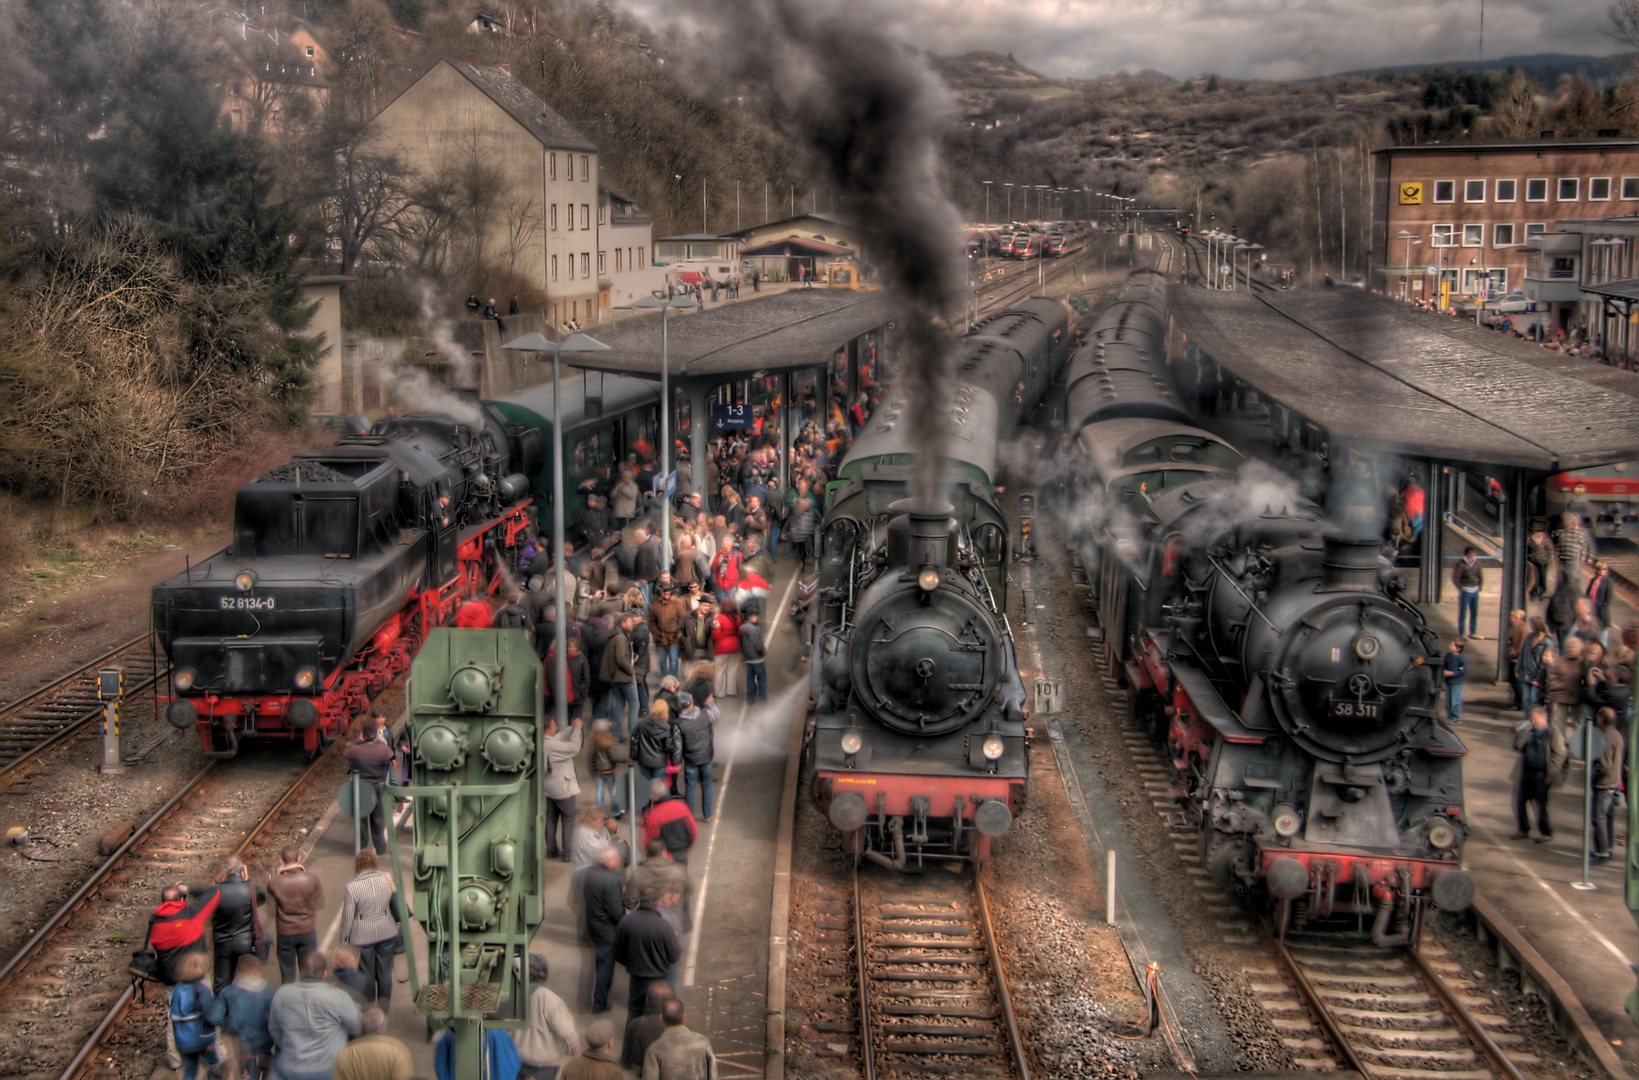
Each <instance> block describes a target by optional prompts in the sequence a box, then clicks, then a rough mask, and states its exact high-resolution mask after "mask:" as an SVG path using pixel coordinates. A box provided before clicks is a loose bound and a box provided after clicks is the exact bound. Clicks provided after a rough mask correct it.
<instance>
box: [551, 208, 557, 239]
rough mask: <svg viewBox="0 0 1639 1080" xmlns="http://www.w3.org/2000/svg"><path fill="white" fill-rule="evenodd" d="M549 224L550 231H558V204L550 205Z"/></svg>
mask: <svg viewBox="0 0 1639 1080" xmlns="http://www.w3.org/2000/svg"><path fill="white" fill-rule="evenodd" d="M551 222H552V231H553V232H557V231H558V204H557V203H553V204H552V216H551Z"/></svg>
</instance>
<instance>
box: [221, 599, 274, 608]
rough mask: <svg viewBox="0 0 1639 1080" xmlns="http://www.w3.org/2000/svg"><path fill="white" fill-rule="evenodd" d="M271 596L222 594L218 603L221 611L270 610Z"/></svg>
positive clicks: (271, 605) (271, 604)
mask: <svg viewBox="0 0 1639 1080" xmlns="http://www.w3.org/2000/svg"><path fill="white" fill-rule="evenodd" d="M273 601H274V597H271V596H223V597H220V598H219V599H218V604H219V605H220V607H221V609H222V610H223V611H272V610H273Z"/></svg>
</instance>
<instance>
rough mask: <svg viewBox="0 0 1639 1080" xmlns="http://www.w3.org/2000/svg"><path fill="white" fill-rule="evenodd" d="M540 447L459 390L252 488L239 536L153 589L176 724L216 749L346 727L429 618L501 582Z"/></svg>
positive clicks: (222, 751) (532, 436) (236, 530)
mask: <svg viewBox="0 0 1639 1080" xmlns="http://www.w3.org/2000/svg"><path fill="white" fill-rule="evenodd" d="M543 459H544V447H543V440H542V436H541V432H540V430H539V429H537V428H531V427H528V426H525V425H523V424H515V423H511V422H509V421H508V420H507V419H506V418H505V417H504V416H503V415H502V414H501V413H500V412H499V411H498V410H497V409H496V408H495V407H494V405H492V404H490V403H486V402H480V401H479V400H478V399H477V397H476V395H475V394H472V393H467V394H465V395H464V397H463V398H462V400H460V401H458V402H457V403H456V404H455V405H454V406H452V407H451V409H450V410H449V411H446V412H423V413H415V414H412V415H408V416H404V417H399V418H391V419H388V420H384V421H382V422H380V423H378V424H377V425H376V427H375V428H374V429H373V430H372V431H371V432H370V433H369V434H368V435H355V436H349V437H345V438H343V439H342V440H341V441H340V442H338V443H337V444H336V445H335V446H332V447H327V448H324V449H316V450H307V451H304V452H302V453H299V454H297V455H296V456H295V457H293V458H292V459H291V460H290V461H289V462H287V463H285V464H284V465H281V466H279V467H278V468H276V469H274V470H273V471H271V472H269V473H267V474H265V475H263V476H261V477H258V478H257V479H255V480H253V481H251V482H250V483H248V484H245V485H244V486H243V487H241V488H240V489H239V492H238V495H237V498H236V502H235V506H234V523H233V543H232V546H231V547H229V548H227V549H226V550H224V551H223V552H221V553H220V554H217V555H215V556H212V557H211V558H210V559H208V560H206V561H205V562H202V563H200V564H198V565H196V566H192V567H189V568H188V569H187V570H185V571H184V572H183V573H181V574H178V575H176V576H175V577H172V578H169V579H168V580H166V581H164V582H161V583H160V584H159V585H157V586H155V587H154V590H153V599H152V604H153V624H154V628H155V631H156V633H157V634H158V635H159V640H160V643H161V645H162V647H163V648H164V649H165V652H166V655H167V656H168V657H169V659H170V662H171V668H172V671H171V690H172V694H171V696H169V697H168V698H165V699H163V700H165V702H166V716H167V718H168V719H169V721H170V722H171V724H172V725H174V726H175V727H177V728H181V729H187V728H190V727H192V728H196V729H197V730H198V732H199V737H200V739H201V741H202V743H203V745H204V747H205V750H206V751H207V752H208V753H211V754H213V755H217V756H222V757H231V756H233V755H234V754H235V753H237V752H238V749H239V746H240V744H241V742H242V741H243V740H245V739H251V738H263V739H265V738H281V739H298V738H299V739H301V740H302V744H303V746H304V747H306V748H308V749H309V750H312V749H316V748H317V747H318V746H319V745H320V743H321V740H330V739H334V738H336V737H337V736H339V735H340V734H341V733H342V732H343V731H344V730H345V729H346V726H347V724H348V722H349V720H350V719H351V717H352V716H353V715H354V714H356V713H358V712H361V711H363V710H364V709H365V708H367V707H368V706H369V699H370V696H371V695H373V694H376V693H379V692H380V691H381V690H383V689H385V688H386V687H387V685H388V684H389V683H390V682H392V680H393V678H394V677H395V676H397V675H398V674H399V673H400V672H402V671H404V670H406V669H407V668H408V667H409V665H410V662H411V660H412V659H413V658H414V656H415V653H416V651H417V650H418V649H419V648H420V645H421V643H422V641H423V640H425V638H426V635H427V633H428V632H429V631H430V630H431V629H432V628H434V627H436V626H440V625H443V624H445V623H448V622H450V621H451V620H452V619H453V617H454V613H455V610H456V608H457V607H458V606H459V604H460V603H461V602H462V601H464V600H465V599H466V598H468V597H471V596H483V595H486V594H488V593H489V592H491V591H493V590H494V589H495V588H496V587H497V586H498V584H499V581H500V572H501V567H502V563H503V561H504V553H505V552H507V551H510V550H511V549H512V548H513V547H514V546H515V545H516V543H517V541H518V538H519V536H520V535H521V534H522V533H523V532H524V530H525V529H526V528H528V527H529V524H530V518H529V514H528V508H529V506H530V497H529V488H530V477H531V476H533V475H535V474H537V473H539V472H540V471H541V466H542V462H543Z"/></svg>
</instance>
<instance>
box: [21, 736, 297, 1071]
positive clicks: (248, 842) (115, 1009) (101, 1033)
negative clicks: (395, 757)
mask: <svg viewBox="0 0 1639 1080" xmlns="http://www.w3.org/2000/svg"><path fill="white" fill-rule="evenodd" d="M326 757H327V755H323V754H321V755H319V756H318V757H316V758H315V759H314V760H313V762H312V764H310V765H309V766H308V767H307V768H306V769H305V770H304V771H303V772H302V774H301V775H300V776H299V777H297V778H296V782H295V783H293V784H291V785H290V787H289V788H288V789H287V790H286V791H285V793H284V794H283V795H282V796H280V798H279V801H278V802H276V803H274V804H273V807H272V809H270V810H269V811H268V812H267V815H266V816H265V817H263V818H262V820H261V821H260V822H258V823H257V824H256V826H255V827H254V828H252V829H251V830H250V832H249V833H248V834H246V836H245V838H244V839H243V840H241V841H240V842H239V844H238V845H237V846H236V847H235V848H234V849H233V851H232V854H233V855H234V856H236V857H242V856H243V855H244V854H245V852H247V851H249V850H250V848H251V847H252V846H253V845H254V844H255V843H256V842H257V841H258V840H260V839H261V838H262V836H263V834H264V833H266V832H267V830H268V828H269V827H271V826H272V825H273V823H274V822H275V821H277V820H278V818H279V815H280V813H281V812H282V811H283V810H284V809H285V807H287V806H289V805H290V802H291V800H292V799H294V798H295V797H296V795H297V794H298V793H300V792H301V791H303V790H304V789H305V788H306V787H307V784H308V782H309V781H310V780H311V779H312V778H313V776H314V774H315V773H317V772H318V770H319V768H320V766H321V765H323V764H324V763H325V760H326ZM220 764H221V763H220V762H214V761H213V762H212V763H211V764H210V765H207V766H206V767H205V768H204V769H202V770H200V772H199V773H198V774H197V775H196V776H195V777H194V778H193V780H192V781H190V782H189V784H188V786H187V787H185V788H184V789H183V790H182V791H180V792H178V793H177V794H176V796H174V797H173V798H172V799H171V800H170V801H169V802H167V803H166V805H165V806H164V807H161V808H160V810H159V811H158V812H157V813H156V814H155V815H154V816H153V817H151V818H149V819H148V821H146V822H144V823H143V825H142V828H141V830H140V831H139V832H138V833H137V834H135V835H133V836H132V837H131V839H129V840H127V841H126V842H125V844H124V845H123V846H122V847H121V848H120V850H119V851H118V852H116V853H115V854H114V855H112V856H110V857H109V859H108V860H107V861H106V862H104V863H103V864H102V866H100V867H98V869H97V871H96V873H95V874H94V875H93V879H92V880H91V881H89V882H87V883H86V884H85V886H83V887H82V888H81V889H80V891H79V892H78V893H76V894H75V896H76V898H78V899H79V902H81V903H83V901H84V898H85V897H89V896H90V895H91V893H92V892H93V891H94V889H95V887H96V885H97V884H99V883H100V882H101V881H102V880H104V879H106V878H107V876H108V874H110V873H111V872H112V871H113V869H114V868H115V866H116V865H117V864H118V862H120V861H123V859H124V856H125V854H127V853H128V852H129V851H130V850H131V848H132V847H133V846H134V845H135V844H136V842H137V841H138V840H139V839H141V838H142V837H144V836H146V835H148V834H149V833H151V832H152V831H153V829H154V828H155V827H156V826H157V825H158V824H159V823H160V822H161V821H163V820H164V819H165V818H168V817H169V816H170V815H171V814H172V813H174V812H175V810H176V808H177V807H178V806H180V805H181V803H182V800H183V799H184V798H185V797H186V796H187V795H188V794H189V793H190V792H192V791H194V790H196V789H197V788H198V786H199V784H200V783H201V782H203V781H204V779H205V777H206V776H208V775H209V774H210V773H212V772H213V771H215V769H216V768H218V767H219V766H220ZM70 904H75V901H73V900H71V901H70ZM75 906H76V907H77V906H78V904H75ZM68 908H69V904H65V905H63V909H62V910H59V912H58V914H57V915H56V916H53V922H52V923H49V924H48V926H50V928H51V931H52V932H54V931H55V930H56V929H59V928H61V926H62V923H63V922H64V921H66V919H67V917H68V914H71V913H72V912H71V911H68ZM65 912H67V914H65ZM50 936H51V934H50V933H48V932H47V930H46V928H42V930H41V932H40V933H37V934H36V935H35V936H34V938H31V939H30V941H29V944H28V945H25V946H24V950H32V952H38V951H39V949H40V947H41V946H43V945H44V944H45V942H46V941H47V940H49V937H50ZM27 959H28V957H23V956H22V953H21V952H20V953H19V955H18V956H17V957H13V958H12V961H11V963H9V964H8V965H7V967H6V970H7V972H8V973H10V972H13V971H14V970H20V968H21V966H22V963H23V962H26V960H27ZM3 985H4V984H3V983H0V986H3ZM133 996H134V989H133V988H132V987H129V986H128V987H126V988H125V990H124V992H122V993H121V994H120V996H119V997H118V999H116V1000H115V1002H114V1004H113V1006H112V1007H111V1008H109V1010H108V1012H107V1013H106V1014H105V1015H104V1016H103V1018H102V1019H101V1020H100V1021H99V1022H98V1023H97V1025H96V1027H95V1028H93V1029H92V1032H91V1035H90V1037H89V1038H87V1039H86V1041H85V1043H84V1044H82V1045H81V1047H80V1049H79V1051H78V1052H77V1053H76V1054H75V1055H74V1057H73V1058H72V1059H71V1060H70V1061H69V1063H68V1066H67V1067H66V1068H64V1069H63V1072H62V1074H61V1080H75V1078H76V1077H78V1076H79V1074H80V1071H81V1070H82V1069H84V1068H85V1066H86V1064H87V1063H88V1062H89V1061H90V1060H91V1058H92V1057H93V1056H94V1055H95V1054H96V1052H97V1051H98V1049H100V1048H101V1046H102V1044H103V1042H104V1040H105V1039H107V1037H108V1034H109V1033H110V1032H111V1031H113V1030H114V1028H115V1027H117V1026H118V1025H119V1023H120V1021H121V1020H123V1019H124V1018H125V1014H126V1013H127V1012H128V1011H129V1010H130V1008H131V1000H132V997H133Z"/></svg>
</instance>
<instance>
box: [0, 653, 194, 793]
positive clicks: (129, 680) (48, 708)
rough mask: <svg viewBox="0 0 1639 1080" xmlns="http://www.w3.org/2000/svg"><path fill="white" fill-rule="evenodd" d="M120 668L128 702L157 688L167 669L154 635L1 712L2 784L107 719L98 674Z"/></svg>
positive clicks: (50, 684) (73, 673)
mask: <svg viewBox="0 0 1639 1080" xmlns="http://www.w3.org/2000/svg"><path fill="white" fill-rule="evenodd" d="M115 665H117V666H120V667H123V668H124V669H125V696H126V699H127V701H130V700H131V699H133V698H134V697H135V696H136V695H137V694H140V693H142V692H143V691H144V690H147V689H148V688H149V687H151V686H152V685H153V684H154V679H155V677H156V675H157V674H158V673H160V672H162V671H163V669H164V666H165V657H164V654H163V653H162V652H161V650H160V649H159V647H158V645H157V643H155V642H154V640H153V635H152V634H148V633H145V634H141V635H139V636H137V637H134V638H132V639H131V640H130V641H127V642H125V643H124V644H122V645H118V646H116V647H114V648H113V649H111V650H110V651H108V652H107V653H104V654H103V655H102V656H99V657H97V658H96V659H95V660H93V661H91V662H90V663H89V664H86V665H85V666H83V667H81V668H80V669H79V670H77V671H74V672H72V673H71V674H68V675H64V676H63V677H62V678H60V679H58V680H56V681H55V682H52V683H49V684H48V685H46V686H42V687H41V688H40V689H38V690H36V691H34V692H33V693H32V694H29V695H28V696H26V697H23V698H20V699H18V700H17V701H14V702H12V703H11V704H10V705H7V706H5V707H4V708H0V782H3V781H5V780H7V779H10V778H11V776H12V775H13V774H14V773H16V772H17V770H19V769H21V768H22V767H23V766H24V765H27V764H28V763H29V762H30V761H32V760H34V759H35V758H36V757H38V756H39V755H40V753H41V752H42V751H45V750H47V749H49V748H50V747H52V746H55V745H56V744H57V743H59V742H62V741H63V740H64V739H67V738H69V737H71V736H73V735H74V734H76V733H77V732H79V731H81V730H83V729H84V728H85V727H86V726H87V725H89V724H93V723H97V722H98V721H100V720H101V719H102V712H103V706H102V702H101V701H99V700H98V698H97V672H98V670H99V669H101V668H105V667H110V666H115Z"/></svg>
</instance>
